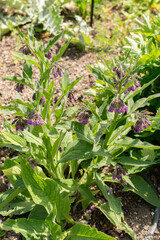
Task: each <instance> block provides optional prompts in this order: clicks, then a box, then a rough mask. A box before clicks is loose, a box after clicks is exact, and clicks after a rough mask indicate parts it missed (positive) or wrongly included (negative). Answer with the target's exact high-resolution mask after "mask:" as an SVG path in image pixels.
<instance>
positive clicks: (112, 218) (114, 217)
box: [98, 203, 136, 240]
mask: <svg viewBox="0 0 160 240" xmlns="http://www.w3.org/2000/svg"><path fill="white" fill-rule="evenodd" d="M98 208H99V209H100V210H101V211H102V212H103V214H104V215H105V216H106V217H107V218H108V219H109V220H110V221H111V223H112V224H113V225H116V226H117V227H119V228H121V229H123V230H124V231H125V232H126V233H128V234H129V235H130V236H131V237H132V239H133V240H135V239H136V238H135V234H134V232H133V230H132V229H131V228H129V227H128V225H127V223H126V222H125V221H123V222H119V221H117V214H116V213H115V212H114V211H111V210H110V207H109V204H108V203H106V204H100V206H98Z"/></svg>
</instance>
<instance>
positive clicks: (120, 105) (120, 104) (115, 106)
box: [108, 97, 128, 113]
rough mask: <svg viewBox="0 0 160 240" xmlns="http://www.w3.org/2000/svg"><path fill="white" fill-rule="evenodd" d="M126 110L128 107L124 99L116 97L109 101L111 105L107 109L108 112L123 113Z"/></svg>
mask: <svg viewBox="0 0 160 240" xmlns="http://www.w3.org/2000/svg"><path fill="white" fill-rule="evenodd" d="M127 111H128V108H127V106H126V104H125V103H124V101H123V100H122V99H120V98H118V97H116V99H115V100H114V101H112V102H111V105H110V107H109V109H108V112H115V113H125V112H127Z"/></svg>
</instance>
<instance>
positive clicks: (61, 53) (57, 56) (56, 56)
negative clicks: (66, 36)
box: [51, 41, 70, 64]
mask: <svg viewBox="0 0 160 240" xmlns="http://www.w3.org/2000/svg"><path fill="white" fill-rule="evenodd" d="M69 44H70V41H68V42H67V43H66V44H65V45H63V46H62V47H61V48H60V50H59V52H58V54H57V55H55V56H54V57H53V58H52V62H51V64H53V63H55V62H57V61H58V60H59V59H60V57H61V56H62V55H63V53H64V52H65V50H66V49H67V47H68V45H69Z"/></svg>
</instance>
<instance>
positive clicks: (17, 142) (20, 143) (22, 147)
mask: <svg viewBox="0 0 160 240" xmlns="http://www.w3.org/2000/svg"><path fill="white" fill-rule="evenodd" d="M2 135H3V137H4V138H5V139H6V140H7V141H8V142H9V143H10V144H11V147H12V148H14V149H16V150H19V151H22V152H26V151H28V148H27V147H26V141H25V140H24V139H23V138H22V137H20V136H18V135H16V134H13V133H9V132H3V133H2ZM4 145H6V144H4Z"/></svg>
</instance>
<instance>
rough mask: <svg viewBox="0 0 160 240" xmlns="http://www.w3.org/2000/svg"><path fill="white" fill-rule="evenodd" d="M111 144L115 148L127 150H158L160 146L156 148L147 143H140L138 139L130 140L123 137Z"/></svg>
mask: <svg viewBox="0 0 160 240" xmlns="http://www.w3.org/2000/svg"><path fill="white" fill-rule="evenodd" d="M112 144H113V145H115V146H122V147H127V148H146V149H160V146H156V145H153V144H151V143H148V142H142V141H141V140H139V139H132V138H130V137H124V138H123V139H120V140H118V141H116V142H115V143H112Z"/></svg>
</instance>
